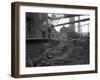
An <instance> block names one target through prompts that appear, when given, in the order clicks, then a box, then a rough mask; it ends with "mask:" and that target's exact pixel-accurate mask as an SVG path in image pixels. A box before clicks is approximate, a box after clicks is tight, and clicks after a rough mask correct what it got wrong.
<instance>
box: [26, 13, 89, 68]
mask: <svg viewBox="0 0 100 80" xmlns="http://www.w3.org/2000/svg"><path fill="white" fill-rule="evenodd" d="M89 28H90V15H84V14H83V15H81V14H57V13H32V12H26V67H39V66H41V67H42V66H60V65H81V64H89V39H90V31H89V30H90V29H89Z"/></svg>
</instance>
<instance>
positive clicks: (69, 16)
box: [49, 15, 84, 20]
mask: <svg viewBox="0 0 100 80" xmlns="http://www.w3.org/2000/svg"><path fill="white" fill-rule="evenodd" d="M76 16H84V15H64V16H63V17H55V18H50V17H49V19H51V20H57V19H63V18H71V17H76Z"/></svg>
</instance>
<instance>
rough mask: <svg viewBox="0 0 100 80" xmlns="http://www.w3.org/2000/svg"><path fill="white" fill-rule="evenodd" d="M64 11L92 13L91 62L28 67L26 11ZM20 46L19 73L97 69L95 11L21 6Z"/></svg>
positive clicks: (65, 12) (66, 12)
mask: <svg viewBox="0 0 100 80" xmlns="http://www.w3.org/2000/svg"><path fill="white" fill-rule="evenodd" d="M26 12H34V13H35V12H36V13H37V12H38V13H64V14H72V13H73V14H84V15H85V14H86V15H90V26H91V28H90V64H87V65H66V66H48V67H28V68H26V55H25V54H26V52H25V51H26V50H25V49H26V48H25V46H26V44H25V33H26V32H25V31H26V30H25V29H26V23H25V22H26V21H25V16H26V15H25V13H26ZM19 14H20V18H19V19H20V29H19V30H20V38H19V39H20V43H19V44H20V46H19V49H20V51H19V56H20V58H19V59H20V61H19V65H20V66H19V69H20V70H19V73H20V74H40V73H55V72H73V71H89V70H95V27H94V26H95V11H94V10H87V9H73V8H53V7H52V8H51V7H50V8H49V7H37V6H34V7H32V6H20V13H19Z"/></svg>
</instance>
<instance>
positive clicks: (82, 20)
mask: <svg viewBox="0 0 100 80" xmlns="http://www.w3.org/2000/svg"><path fill="white" fill-rule="evenodd" d="M89 20H90V18H86V19H81V20H77V21H73V22H67V23H63V24H58V25H54V27H57V26H62V25H66V24H73V23H77V22H84V21H89Z"/></svg>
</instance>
